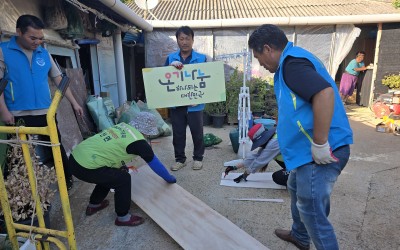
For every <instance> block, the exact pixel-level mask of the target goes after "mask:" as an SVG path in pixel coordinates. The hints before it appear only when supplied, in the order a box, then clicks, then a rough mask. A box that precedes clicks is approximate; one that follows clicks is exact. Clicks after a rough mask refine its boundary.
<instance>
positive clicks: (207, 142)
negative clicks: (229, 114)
mask: <svg viewBox="0 0 400 250" xmlns="http://www.w3.org/2000/svg"><path fill="white" fill-rule="evenodd" d="M203 142H204V146H205V147H210V146H212V145H217V144H218V143H220V142H222V139H221V138H219V137H218V136H216V135H214V134H212V133H207V134H205V135H204V137H203Z"/></svg>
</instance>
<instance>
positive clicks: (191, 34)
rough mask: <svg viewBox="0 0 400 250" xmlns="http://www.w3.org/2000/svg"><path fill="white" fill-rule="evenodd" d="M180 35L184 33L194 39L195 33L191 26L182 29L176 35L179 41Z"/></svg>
mask: <svg viewBox="0 0 400 250" xmlns="http://www.w3.org/2000/svg"><path fill="white" fill-rule="evenodd" d="M180 33H183V34H185V35H187V36H192V38H194V32H193V30H192V29H191V28H190V27H189V26H182V27H180V28H179V29H178V30H177V31H176V33H175V36H176V39H178V36H179V34H180Z"/></svg>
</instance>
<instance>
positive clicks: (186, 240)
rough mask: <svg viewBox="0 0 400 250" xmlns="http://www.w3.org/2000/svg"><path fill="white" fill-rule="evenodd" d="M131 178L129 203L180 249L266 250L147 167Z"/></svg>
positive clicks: (225, 219) (176, 185) (200, 202)
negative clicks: (146, 216) (145, 215)
mask: <svg viewBox="0 0 400 250" xmlns="http://www.w3.org/2000/svg"><path fill="white" fill-rule="evenodd" d="M131 175H132V195H131V198H132V201H134V202H135V203H136V204H137V205H138V206H139V207H140V208H141V209H142V210H143V211H144V212H146V213H147V214H148V215H149V216H150V217H151V218H152V219H153V220H154V221H155V222H156V223H157V224H158V225H159V226H160V227H161V228H162V229H164V230H165V231H166V232H167V233H168V234H169V235H170V236H171V237H172V238H173V239H174V240H175V241H176V242H177V243H178V244H179V245H181V246H182V247H183V248H184V249H202V250H203V249H229V250H231V249H252V250H255V249H268V248H267V247H265V246H264V245H262V244H261V243H260V242H259V241H257V240H256V239H254V238H253V237H252V236H250V235H249V234H247V233H246V232H244V231H243V230H242V229H240V228H239V227H238V226H236V225H235V224H233V223H232V222H231V221H229V220H228V219H227V218H225V217H223V216H222V215H220V214H219V213H217V212H216V211H215V210H213V209H212V208H210V207H209V206H207V205H206V204H205V203H204V202H202V201H201V200H199V199H198V198H196V197H195V196H193V195H192V194H190V193H189V192H187V191H186V190H184V189H183V188H182V187H180V186H179V185H178V184H172V185H171V184H168V183H166V182H165V181H164V180H163V179H161V178H160V177H159V176H157V175H156V174H155V173H154V172H153V171H152V170H151V169H150V168H149V167H148V166H147V165H146V166H143V167H141V168H140V169H139V171H138V172H136V173H135V172H134V173H132V174H131Z"/></svg>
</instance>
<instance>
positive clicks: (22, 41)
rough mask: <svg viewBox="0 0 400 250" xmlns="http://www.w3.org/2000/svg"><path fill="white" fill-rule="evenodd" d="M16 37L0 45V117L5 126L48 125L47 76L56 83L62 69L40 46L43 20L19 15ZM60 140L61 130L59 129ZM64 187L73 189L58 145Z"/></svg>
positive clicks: (73, 102) (75, 106)
mask: <svg viewBox="0 0 400 250" xmlns="http://www.w3.org/2000/svg"><path fill="white" fill-rule="evenodd" d="M16 28H17V29H16V31H17V34H18V35H17V36H13V37H11V39H10V41H8V42H3V43H1V44H0V79H1V78H3V77H4V78H5V79H7V81H8V83H7V86H6V88H5V90H4V93H3V94H2V95H1V96H0V117H1V120H2V121H3V122H4V123H5V124H8V125H14V124H19V121H21V122H22V123H23V124H25V126H27V127H45V126H47V121H46V114H47V110H48V108H49V107H50V103H51V94H50V88H49V83H48V77H50V78H51V79H52V80H53V82H54V83H55V84H56V85H58V84H59V83H60V81H61V72H60V70H59V69H58V67H57V66H56V65H55V63H54V61H53V59H52V57H51V56H50V54H49V52H48V51H47V50H46V49H45V48H43V47H42V46H41V44H42V43H43V39H44V35H43V29H44V24H43V22H42V21H41V20H40V19H39V18H37V17H35V16H32V15H22V16H20V17H19V18H18V20H17V25H16ZM65 96H66V97H67V98H68V100H69V101H70V103H71V105H72V107H73V109H74V110H75V113H76V114H77V115H78V116H80V115H82V113H83V111H82V108H81V106H80V105H79V104H78V103H77V102H76V100H75V98H74V96H73V95H72V93H71V91H70V90H69V89H67V91H66V93H65ZM58 135H59V140H60V141H61V137H60V132H59V131H58ZM39 139H40V140H46V141H48V140H49V137H48V136H39ZM60 148H61V156H62V160H63V166H64V174H65V178H66V183H67V188H68V189H71V188H72V175H71V173H70V171H69V168H68V157H67V154H66V153H65V150H64V147H63V146H62V145H61V146H60Z"/></svg>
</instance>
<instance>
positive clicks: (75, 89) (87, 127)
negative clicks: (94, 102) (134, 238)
mask: <svg viewBox="0 0 400 250" xmlns="http://www.w3.org/2000/svg"><path fill="white" fill-rule="evenodd" d="M65 73H66V74H67V76H68V77H69V89H70V90H71V93H72V95H73V96H74V97H75V100H76V102H77V103H78V104H79V105H81V107H82V109H83V115H82V116H81V117H78V118H77V119H76V120H77V122H78V125H79V128H80V130H81V132H82V135H83V137H84V138H87V137H89V136H90V135H93V134H95V133H96V131H97V130H96V126H95V124H94V121H93V119H92V117H91V116H90V113H89V110H88V108H87V105H86V100H87V97H88V90H87V89H86V84H85V79H84V77H83V73H82V69H65Z"/></svg>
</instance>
